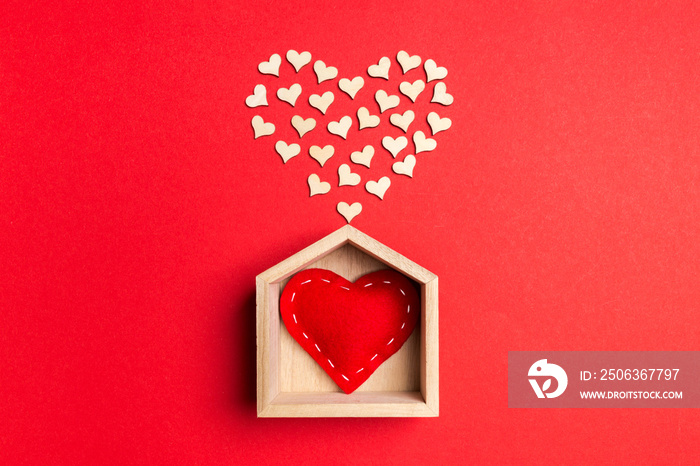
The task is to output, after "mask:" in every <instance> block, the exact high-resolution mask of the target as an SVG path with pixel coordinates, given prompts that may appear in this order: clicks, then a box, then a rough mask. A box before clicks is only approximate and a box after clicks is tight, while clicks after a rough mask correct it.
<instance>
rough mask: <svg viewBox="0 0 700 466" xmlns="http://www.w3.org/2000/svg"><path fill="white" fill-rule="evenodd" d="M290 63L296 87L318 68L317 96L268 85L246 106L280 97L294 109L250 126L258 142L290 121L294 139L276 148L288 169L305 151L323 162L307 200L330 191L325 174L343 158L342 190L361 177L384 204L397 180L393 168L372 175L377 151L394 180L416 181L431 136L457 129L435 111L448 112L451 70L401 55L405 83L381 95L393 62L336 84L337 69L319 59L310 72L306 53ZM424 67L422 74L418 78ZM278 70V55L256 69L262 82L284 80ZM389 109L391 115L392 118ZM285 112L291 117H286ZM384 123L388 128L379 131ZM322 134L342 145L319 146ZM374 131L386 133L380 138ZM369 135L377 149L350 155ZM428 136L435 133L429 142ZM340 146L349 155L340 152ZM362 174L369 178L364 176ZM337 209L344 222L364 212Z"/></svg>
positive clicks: (291, 86) (347, 206)
mask: <svg viewBox="0 0 700 466" xmlns="http://www.w3.org/2000/svg"><path fill="white" fill-rule="evenodd" d="M286 58H287V61H288V62H289V64H290V65H291V67H290V70H289V71H290V73H292V69H291V68H292V67H293V69H294V72H296V74H294V75H292V76H293V77H295V78H296V79H295V80H296V81H302V82H303V81H304V79H302V78H304V76H303V73H305V72H306V70H304V68H305V67H306V69H308V70H309V71H308V72H309V73H311V72H312V71H310V69H313V73H314V75H315V76H314V81H313V82H314V85H313V86H312V89H311V90H309V91H305V90H304V89H302V85H301V84H300V83H299V82H293V83H287V82H285V83H280V84H279V85H278V86H277V88H276V89H272V88H270V89H268V88H269V87H271V85H270V84H269V83H268V86H267V87H266V86H265V85H264V84H258V85H256V86H255V87H254V89H253V94H251V95H250V96H248V97H247V98H246V100H245V103H246V105H247V106H248V107H251V108H257V107H270V106H271V104H272V100H273V99H271V98H270V96H269V94H275V95H276V97H277V99H278V100H279V101H280V102H284V105H287V104H288V105H291V107H292V108H293V110H294V111H293V112H292V114H291V115H289V114H288V113H289V112H279V111H275V110H273V109H269V111H270V113H268V114H265V115H264V116H262V115H261V114H262V113H263V112H260V113H261V114H260V115H254V116H253V117H252V121H251V123H252V126H253V135H254V137H255V139H257V138H261V137H265V136H271V135H274V134H275V133H278V134H279V133H280V131H279V128H280V127H279V125H280V123H281V122H280V121H279V119H280V118H285V119H287V118H288V120H289V121H288V124H290V125H291V127H292V128H293V129H294V130H295V131H296V134H294V136H293V137H289V134H287V136H285V137H284V138H283V139H279V140H277V141H276V142H275V145H274V148H275V151H276V152H277V154H279V157H281V159H282V162H284V163H285V164H286V163H288V162H289V161H290V160H291V159H293V158H294V157H296V156H298V155H300V154H302V152H304V153H308V155H309V156H310V157H311V158H312V159H314V160H315V161H316V162H317V163H318V165H319V166H320V169H319V173H310V174H309V176H308V178H307V183H308V185H309V195H310V196H316V195H323V194H327V193H329V192H330V190H331V183H330V182H329V181H327V180H330V179H331V177H332V176H334V175H335V172H336V170H335V168H334V169H333V174H332V175H331V174H330V173H326V172H324V171H323V168H324V166H325V165H326V163H327V162H328V161H329V160H330V159H331V158H333V157H335V158H336V159H339V158H340V159H342V160H340V162H343V163H340V164H339V165H338V164H336V166H337V180H338V182H337V187H338V188H340V187H355V186H359V185H360V184H361V183H362V182H363V178H364V187H365V189H366V190H367V192H369V193H370V194H373V195H374V196H376V197H377V198H379V199H382V200H383V199H384V196H385V194H386V192H387V191H388V189H389V188H390V186H391V183H392V177H393V176H394V175H393V174H392V173H390V172H388V168H387V169H386V172H384V173H381V172H380V173H376V174H375V173H374V170H370V168H371V167H372V161H373V160H376V159H375V157H376V156H377V155H378V152H380V151H381V149H379V147H380V146H381V147H382V148H383V149H384V150H385V151H386V152H384V151H381V152H382V153H385V154H386V156H387V157H391V158H392V159H390V160H392V162H391V171H393V173H394V174H395V175H399V176H404V177H408V178H413V174H414V169H415V167H416V165H417V163H418V160H419V158H417V157H416V156H417V155H418V154H420V153H427V152H430V151H433V150H435V148H436V147H437V141H436V140H435V139H433V138H434V136H435V135H436V134H437V133H439V132H440V131H445V130H447V129H449V128H450V127H451V126H452V121H451V120H450V119H449V118H444V117H441V116H440V115H438V113H437V112H436V111H435V110H437V109H439V108H440V107H441V106H442V107H444V106H448V105H451V104H452V102H453V101H454V98H453V97H452V95H450V94H448V93H447V86H446V84H445V83H444V82H443V79H444V78H445V77H446V76H447V70H446V69H445V68H443V67H439V66H437V64H436V63H435V61H434V60H432V59H429V60H426V61H425V62H424V63H423V61H422V59H421V58H420V57H419V56H417V55H413V56H411V55H409V54H408V53H406V52H405V51H400V52H399V53H398V54H397V55H396V60H397V62H398V65H399V66H400V68H401V72H402V75H401V82H400V83H399V84H398V86H397V88H395V89H391V88H389V89H383V88H382V89H377V87H378V86H377V84H378V83H385V84H389V83H390V78H389V76H390V73H391V74H392V75H393V72H392V60H391V59H389V58H388V57H382V58H381V59H380V60H379V61H378V62H377V63H375V64H371V65H370V66H369V67H368V68H367V75H368V76H369V77H370V78H372V79H370V81H369V82H368V81H365V79H364V78H363V77H362V76H355V77H341V78H340V79H338V69H337V68H335V67H333V66H327V65H326V64H325V63H324V62H323V61H321V60H316V61H315V62H314V64H313V66H312V67H307V66H306V65H309V64H310V63H311V53H309V52H302V53H298V52H296V51H295V50H290V51H289V52H287V54H286ZM421 64H423V71H424V72H421V69H420V68H421ZM281 67H282V58H281V57H280V55H278V54H273V55H272V56H271V57H270V59H269V60H268V61H264V62H262V63H260V64H259V66H258V70H259V71H260V73H262V74H264V75H271V76H275V77H276V78H279V77H280V69H281ZM411 75H413V76H411ZM336 79H338V81H337V89H336V88H335V86H333V87H332V88H330V87H329V83H331V84H334V81H335V80H336ZM424 79H425V80H424ZM307 81H308V80H307ZM370 84H371V85H370ZM284 86H287V87H284ZM304 87H305V88H306V87H308V85H305V86H304ZM314 87H315V88H314ZM428 87H432V89H428ZM363 91H365V92H364V93H363ZM397 91H398V92H397ZM268 93H269V94H268ZM302 96H303V98H304V99H305V100H307V101H308V106H304V105H298V103H300V102H302V101H300V100H299V99H300V97H302ZM341 99H342V100H345V102H343V101H342V100H341ZM334 104H335V105H334ZM375 104H376V107H375V106H374V105H375ZM280 105H282V104H280ZM332 107H336V108H339V109H341V111H340V113H338V112H335V116H332V115H331V114H329V109H331V110H332V111H333V110H335V109H333V108H332ZM406 107H409V108H406ZM392 109H394V112H391V110H392ZM296 110H298V111H296ZM400 110H404V111H403V112H401V111H400ZM414 110H416V111H418V114H417V112H416V111H414ZM284 113H287V114H288V115H287V116H286V117H285V116H281V115H282V114H284ZM377 113H378V114H377ZM424 122H425V123H427V125H428V126H427V127H425V129H426V131H423V130H422V129H416V127H420V126H421V124H422V125H423V126H425V124H424ZM382 123H385V124H384V125H383V126H382ZM276 124H277V125H278V126H276ZM324 127H325V128H326V130H327V132H328V134H330V135H331V136H330V137H334V138H337V139H336V140H337V143H331V144H322V143H319V142H318V141H319V140H322V139H327V138H328V136H326V135H325V134H324V135H320V134H319V129H320V128H324ZM377 128H381V129H380V130H379V132H377ZM428 128H429V130H428ZM366 131H371V132H373V133H372V136H373V138H374V139H373V141H374V142H373V143H371V144H366V143H358V144H357V146H355V147H352V148H347V144H346V143H347V142H350V143H352V141H353V140H357V141H360V140H362V139H365V141H366V138H360V137H355V139H353V137H354V136H357V135H359V132H366ZM427 131H430V133H432V134H430V135H426V132H427ZM297 135H298V137H297ZM409 141H412V143H413V144H412V146H413V147H409ZM331 142H332V141H331ZM341 145H342V146H343V148H344V149H345V151H346V152H347V153H340V151H339V150H336V148H337V147H339V146H341ZM302 148H303V150H302ZM402 152H403V154H402ZM409 152H410V153H409ZM421 157H422V156H421ZM346 162H350V163H351V164H352V165H351V164H350V163H346ZM374 165H377V164H376V163H375V164H374ZM360 171H364V173H362V174H361V173H360ZM343 189H347V188H343ZM355 196H357V194H356V195H355ZM356 198H357V197H355V199H356ZM353 200H354V199H353ZM336 208H337V210H338V212H339V213H340V214H341V215H342V216H343V217H345V219H346V220H347V222H350V221H351V220H352V219H353V218H354V217H355V216H357V215H358V214H359V213H360V212H361V211H362V204H361V203H360V202H352V203H347V202H344V201H341V202H339V203H338V204H337V206H336Z"/></svg>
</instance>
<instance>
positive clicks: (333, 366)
mask: <svg viewBox="0 0 700 466" xmlns="http://www.w3.org/2000/svg"><path fill="white" fill-rule="evenodd" d="M321 281H324V282H326V283H330V281H329V280H326V279H325V278H322V279H321ZM309 282H311V279H309V280H306V281H305V282H302V283H301V285H304V284H306V283H309ZM384 283H389V284H390V283H391V282H390V281H386V280H384ZM373 284H374V283H368V284H366V285H365V286H364V287H365V288H366V287H368V286H371V285H373ZM340 288H343V289H346V290H350V288H347V287H345V286H340ZM399 291H400V292H401V294H402V295H404V296H406V293H404V291H403V289H401V288H399ZM294 296H296V292H293V293H292V299H291V301H292V302H293V301H294ZM406 312H407V313H410V312H411V305H410V304H409V305H408V308H407V311H406ZM292 317H293V318H294V323H295V324H297V325H298V324H299V322H298V321H297V316H296V314H294V313H292ZM405 326H406V322H403V323H402V324H401V329H400V330H403V329H404V327H405ZM301 334H302V335H304V338H306V339H309V336H308V335H307V334H306V333H305V332H301ZM395 339H396V337H394V338H392V339H391V340H389V342H388V343H387V344H386V346H389V345H391V344H392V343H393V342H394V340H395ZM314 346H315V347H316V350H317V351H318V352H319V353H321V354H323V352H322V351H321V348H319V346H318V344H317V343H314ZM377 356H379V353H377V354H375V355H374V356H372V358H371V359H370V361H374V359H375V358H377ZM326 360H327V361H328V364H330V366H331V367H332V368H333V369H335V365H334V364H333V363H332V362H331V360H330V359H328V358H326ZM364 369H365V368H364V367H361V368H360V369H359V370H358V371H356V372H355V374H359V373H360V372H362V371H363V370H364ZM340 375H341V376H342V377H343V378H344V379H345V380H346V381H347V382H349V381H350V379H348V378H347V377H346V376H345V374H340Z"/></svg>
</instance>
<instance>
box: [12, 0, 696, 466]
mask: <svg viewBox="0 0 700 466" xmlns="http://www.w3.org/2000/svg"><path fill="white" fill-rule="evenodd" d="M584 3H585V4H584ZM637 3H638V2H619V1H615V2H608V3H601V2H554V1H538V2H532V3H527V4H521V2H504V3H503V4H501V5H493V4H491V2H483V3H482V2H460V3H459V4H458V3H457V2H454V3H453V2H439V1H435V0H432V1H429V2H411V3H410V4H404V2H390V1H388V2H374V3H360V2H348V3H346V4H345V5H344V6H333V7H331V6H328V5H326V4H318V5H314V4H311V3H308V2H306V3H304V4H303V6H302V4H301V3H299V2H289V3H282V2H268V3H256V4H251V3H249V2H245V3H244V2H239V3H238V4H236V3H234V2H215V1H211V2H172V3H171V2H133V3H131V2H114V3H113V4H111V3H109V4H108V3H107V2H80V1H78V2H45V3H44V4H41V3H39V2H33V3H32V4H27V3H26V2H15V1H11V2H7V1H6V2H4V3H3V4H2V6H0V42H1V43H2V46H0V151H1V152H0V193H2V198H1V202H0V221H2V228H0V267H1V270H2V272H1V274H0V309H1V313H0V462H1V463H5V464H7V463H10V464H14V463H19V464H21V463H25V462H26V463H34V464H52V463H78V464H81V463H82V464H100V463H116V464H125V463H141V464H158V463H163V464H173V463H186V464H217V463H226V464H231V463H242V462H243V463H252V462H257V463H277V464H279V463H282V462H293V463H297V462H298V463H309V464H311V463H313V464H318V463H320V464H323V463H326V462H338V463H344V462H362V463H371V462H387V463H397V464H409V463H415V462H419V461H420V462H431V463H432V462H457V461H458V460H463V461H465V462H478V463H490V462H493V463H500V464H502V463H518V464H521V463H554V464H556V463H569V464H571V463H583V464H591V463H689V462H693V461H696V460H697V455H698V447H697V445H698V444H700V422H699V417H698V416H699V415H698V412H697V410H673V409H668V410H663V409H658V410H649V409H637V410H624V409H617V410H615V409H609V410H593V409H589V410H574V409H568V410H565V409H562V410H556V409H554V410H516V409H508V408H507V407H506V406H507V392H506V389H507V377H506V363H507V351H508V350H543V349H547V350H698V349H700V348H699V347H698V346H699V345H698V335H699V334H700V332H699V327H700V317H699V315H700V314H699V313H698V311H699V310H700V309H698V308H699V303H700V287H698V277H699V276H700V261H699V260H698V258H699V257H700V254H699V253H700V246H699V241H698V239H699V238H700V231H699V230H700V218H699V217H700V206H699V202H698V199H700V198H699V195H700V192H699V191H700V169H699V165H700V163H699V162H700V149H699V148H700V140H699V139H700V90H699V87H700V81H698V70H700V29H699V28H698V24H700V7H698V5H697V3H696V2H690V1H689V2H685V3H681V2H669V3H670V4H666V3H667V2H658V3H654V4H651V5H641V6H640V5H636V4H637ZM642 3H651V2H642ZM290 48H293V49H296V50H299V51H301V50H309V51H311V52H312V55H313V56H314V58H315V59H322V60H324V61H325V62H326V63H327V64H331V65H334V66H337V67H339V69H340V70H341V76H344V75H346V74H347V75H348V77H352V76H354V75H360V74H364V73H365V70H366V67H367V66H368V65H369V64H370V62H376V60H378V58H380V57H381V56H384V55H388V56H390V57H392V58H393V57H394V56H395V54H396V52H397V51H398V50H402V49H404V50H407V51H408V52H409V53H411V54H418V55H420V56H421V57H423V59H427V58H434V59H435V60H436V62H437V63H438V65H441V66H446V67H447V68H448V69H449V72H450V74H449V75H448V77H447V78H446V80H445V81H446V83H447V85H448V92H450V93H451V94H453V95H454V96H455V104H454V105H452V106H451V107H449V108H447V109H445V111H444V114H445V115H448V114H449V116H450V117H451V118H452V119H453V127H452V128H451V129H450V130H449V131H447V132H446V133H440V134H439V135H438V136H437V137H436V139H437V140H438V147H437V150H436V151H434V152H433V153H431V154H430V155H426V156H425V158H423V159H421V158H420V157H419V165H418V166H417V167H416V176H415V178H414V179H413V180H408V179H406V178H404V179H401V180H398V179H397V181H396V183H394V184H392V187H391V188H390V190H389V191H388V193H387V196H386V199H385V200H384V201H379V200H376V202H374V200H373V199H371V196H370V195H369V194H367V193H364V194H362V193H361V191H360V190H358V191H357V192H358V193H360V194H358V196H360V197H358V199H359V200H361V201H362V202H363V205H364V206H365V210H364V211H363V212H362V214H361V215H360V216H359V217H357V219H356V220H354V221H353V225H355V226H356V227H358V228H360V229H361V230H363V231H364V232H366V233H368V234H369V235H371V236H373V237H375V238H376V239H378V240H380V241H382V242H384V243H385V244H387V245H388V246H390V247H392V248H394V249H396V250H397V251H399V252H401V253H404V254H405V255H407V256H409V257H410V258H411V259H413V260H414V261H416V262H418V263H419V264H421V265H423V266H425V267H426V268H428V269H429V270H431V271H433V272H435V273H437V274H438V275H439V276H440V359H441V361H440V362H441V365H440V369H441V371H440V377H441V378H440V417H439V418H435V419H265V420H258V419H256V416H255V337H254V331H255V326H254V304H255V303H254V277H255V275H256V274H258V273H259V272H261V271H263V270H265V269H267V268H268V267H270V266H272V265H274V264H276V263H277V262H278V261H280V260H282V259H284V258H286V257H287V256H289V255H290V254H292V253H294V252H296V251H298V250H299V249H301V248H302V247H305V246H306V245H308V244H310V243H311V242H313V241H315V240H317V239H319V238H320V237H322V236H323V235H325V234H328V233H330V232H331V231H333V230H335V229H336V228H338V227H340V226H341V225H342V224H343V223H344V221H343V219H342V218H341V217H340V216H339V215H338V214H337V213H335V212H334V211H333V207H334V205H335V202H336V201H337V200H340V198H339V197H337V198H334V197H332V196H333V194H332V195H329V197H328V198H326V199H324V198H323V196H320V199H319V197H315V198H313V199H309V198H308V192H307V187H306V185H305V180H304V178H305V176H306V174H308V172H309V171H308V170H309V169H310V167H312V166H313V163H311V164H306V162H312V161H309V160H308V157H306V159H307V160H306V161H304V163H298V164H296V165H292V162H293V161H294V160H293V161H290V163H289V164H287V165H283V164H282V163H281V161H280V159H279V157H278V156H277V155H276V154H274V152H271V151H272V149H271V147H272V143H273V142H274V141H272V140H271V138H263V139H260V140H257V141H254V140H253V138H252V130H251V128H250V117H251V115H252V114H253V113H254V112H253V111H252V110H251V109H248V108H247V107H245V106H244V104H243V103H244V100H245V97H246V96H247V95H249V94H250V93H251V91H252V88H253V86H254V85H255V84H257V83H258V82H265V83H268V82H270V81H269V80H268V79H267V78H270V79H273V80H274V79H275V78H273V77H269V76H261V75H260V74H259V73H257V71H256V66H257V63H259V62H260V61H262V60H264V59H266V58H267V57H269V56H270V54H272V53H275V52H277V53H280V54H284V53H285V52H286V51H287V50H288V49H290ZM282 66H283V69H284V70H286V71H285V72H286V73H289V72H290V70H291V68H290V67H289V64H288V63H286V61H285V60H283V64H282ZM285 66H286V68H284V67H285ZM393 66H394V67H396V64H395V63H394V65H393ZM307 71H308V68H307ZM394 71H395V72H396V68H394ZM365 77H366V75H365ZM279 79H282V78H279ZM366 79H368V78H367V77H366ZM416 79H417V78H416ZM307 95H308V94H307ZM336 97H338V95H337V96H336ZM270 100H271V101H272V100H276V99H275V98H274V97H272V96H271V99H270ZM283 105H286V104H283ZM279 108H282V107H279ZM332 108H333V107H332ZM268 110H269V109H268ZM373 113H376V111H373ZM440 113H441V114H443V112H440ZM317 131H319V130H317ZM319 134H320V133H319ZM383 155H384V157H386V154H383ZM297 160H302V158H301V157H299V158H297ZM331 173H332V171H331ZM335 192H336V191H335V190H332V191H331V193H335ZM348 192H351V191H348ZM352 200H353V199H348V201H352Z"/></svg>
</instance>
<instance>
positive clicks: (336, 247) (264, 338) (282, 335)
mask: <svg viewBox="0 0 700 466" xmlns="http://www.w3.org/2000/svg"><path fill="white" fill-rule="evenodd" d="M389 267H391V268H394V269H396V270H398V271H399V272H401V273H403V274H404V275H406V276H407V277H408V278H410V279H412V280H413V281H414V282H417V284H418V285H419V287H420V294H421V318H420V320H419V323H418V325H417V326H416V329H415V330H414V331H413V334H412V335H411V336H410V337H409V339H408V340H407V341H406V343H404V345H403V346H402V347H401V349H400V350H399V351H398V352H397V353H396V354H394V355H393V356H392V357H391V358H389V359H388V360H387V361H385V362H384V364H382V365H381V366H380V367H379V368H378V369H377V370H376V371H375V373H374V374H372V376H371V377H370V378H369V379H368V380H367V381H366V382H365V383H364V384H363V385H362V386H360V388H358V389H357V391H356V392H354V393H352V394H350V395H346V394H344V393H343V392H342V391H341V390H340V388H339V387H338V386H337V385H336V384H335V383H334V382H333V380H332V379H331V378H330V377H329V376H328V374H326V372H325V371H324V370H323V369H322V368H321V367H320V366H319V365H318V364H316V362H315V361H314V360H313V358H311V356H310V355H309V354H308V353H307V352H306V351H304V349H303V348H302V347H301V346H300V345H299V344H298V343H297V342H296V341H295V340H294V339H293V338H292V337H291V336H290V335H289V332H287V329H286V327H285V326H284V322H283V321H282V319H281V318H280V313H279V298H280V295H281V293H282V290H283V289H284V286H285V285H286V284H287V282H288V281H289V279H290V278H291V276H292V275H294V274H295V273H296V272H298V271H300V270H303V269H307V268H323V269H327V270H331V271H333V272H335V273H337V274H338V275H341V276H342V277H344V278H345V279H347V280H350V281H353V282H354V281H356V280H357V279H358V278H360V277H361V276H363V275H365V274H368V273H371V272H375V271H377V270H382V269H386V268H389ZM256 289H257V291H256V295H257V296H256V299H257V311H256V312H257V314H256V319H257V321H256V324H257V325H256V332H257V367H258V373H257V404H258V417H359V416H363V417H414V416H437V415H438V413H439V381H438V377H439V365H438V315H437V314H438V307H437V306H438V294H437V293H438V292H437V290H438V287H437V276H436V275H434V274H433V273H431V272H429V271H427V270H425V269H424V268H422V267H420V266H419V265H418V264H416V263H414V262H412V261H410V260H409V259H407V258H406V257H404V256H402V255H401V254H398V253H397V252H395V251H393V250H391V249H390V248H388V247H386V246H384V245H383V244H381V243H379V242H378V241H376V240H374V239H373V238H371V237H369V236H367V235H365V234H364V233H361V232H360V231H358V230H357V229H355V228H354V227H352V226H350V225H346V226H344V227H342V228H340V229H339V230H337V231H335V232H334V233H331V234H330V235H328V236H326V237H325V238H323V239H321V240H320V241H317V242H316V243H314V244H312V245H311V246H309V247H307V248H305V249H303V250H302V251H300V252H299V253H297V254H295V255H293V256H291V257H289V258H288V259H286V260H284V261H282V262H280V263H279V264H277V265H275V266H274V267H272V268H270V269H268V270H266V271H265V272H263V273H262V274H260V275H258V277H257V279H256Z"/></svg>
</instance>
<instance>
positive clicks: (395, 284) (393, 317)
mask: <svg viewBox="0 0 700 466" xmlns="http://www.w3.org/2000/svg"><path fill="white" fill-rule="evenodd" d="M280 313H281V315H282V320H283V321H284V324H285V326H286V327H287V330H288V331H289V334H290V335H291V336H292V337H293V338H294V339H295V340H296V341H297V342H298V343H299V344H300V345H301V347H302V348H304V350H306V352H307V353H309V355H311V357H312V358H313V359H314V360H315V361H316V362H317V363H318V364H319V365H320V366H321V367H322V368H323V369H324V370H325V371H326V373H328V375H329V376H330V377H331V378H332V379H333V381H335V383H336V384H338V386H339V387H340V388H341V389H342V390H343V391H344V392H345V393H352V392H353V391H355V390H356V389H357V388H358V387H359V386H360V385H362V384H363V383H364V382H365V381H366V380H367V379H368V378H369V376H370V375H372V373H373V372H374V371H375V370H376V369H377V368H378V367H379V366H380V365H381V364H382V363H383V362H384V361H386V360H387V359H389V357H391V356H392V355H393V354H394V353H396V352H397V351H398V350H399V349H400V348H401V346H402V345H403V344H404V343H405V342H406V340H407V339H408V337H409V336H410V335H411V333H412V332H413V329H414V328H415V326H416V323H417V322H418V315H419V313H420V299H419V297H418V293H417V291H416V289H415V288H414V286H413V284H412V283H411V282H410V281H409V280H408V279H407V278H406V277H405V276H403V275H401V274H400V273H398V272H396V271H394V270H380V271H378V272H373V273H370V274H367V275H365V276H363V277H361V278H360V279H358V280H357V281H356V282H355V283H352V282H349V281H347V280H346V279H344V278H343V277H341V276H339V275H337V274H335V273H333V272H331V271H329V270H323V269H308V270H303V271H301V272H299V273H297V274H296V275H294V277H292V279H291V280H289V282H288V283H287V285H286V286H285V287H284V291H283V292H282V296H281V298H280Z"/></svg>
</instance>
